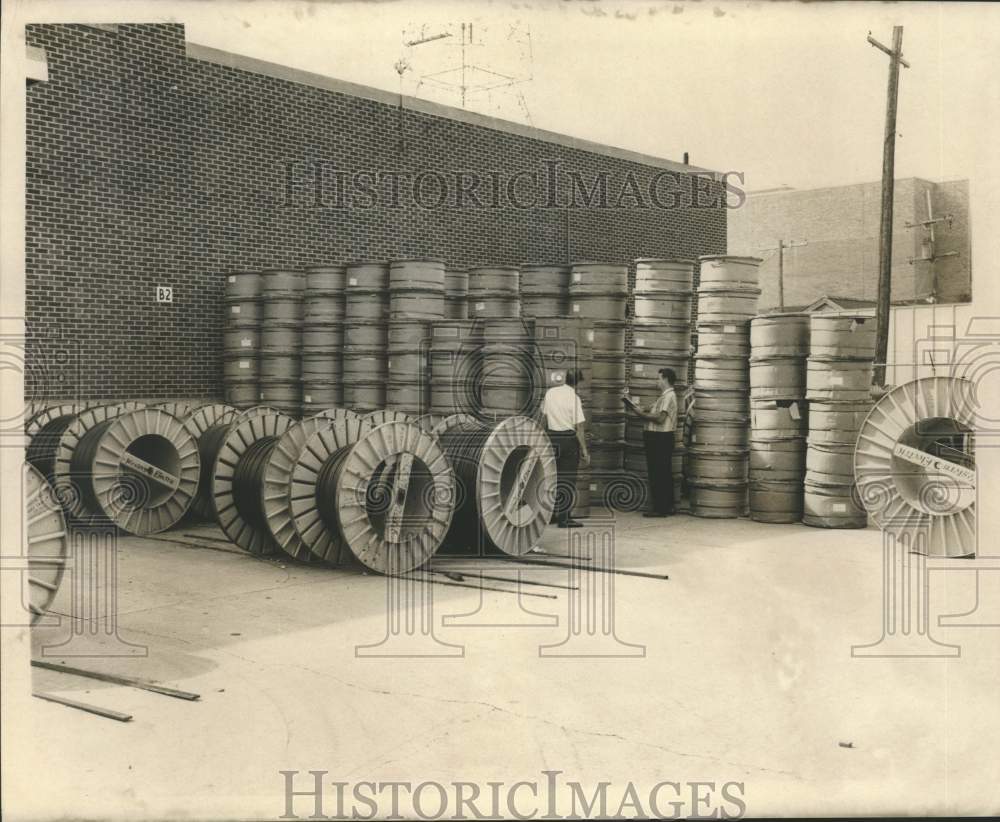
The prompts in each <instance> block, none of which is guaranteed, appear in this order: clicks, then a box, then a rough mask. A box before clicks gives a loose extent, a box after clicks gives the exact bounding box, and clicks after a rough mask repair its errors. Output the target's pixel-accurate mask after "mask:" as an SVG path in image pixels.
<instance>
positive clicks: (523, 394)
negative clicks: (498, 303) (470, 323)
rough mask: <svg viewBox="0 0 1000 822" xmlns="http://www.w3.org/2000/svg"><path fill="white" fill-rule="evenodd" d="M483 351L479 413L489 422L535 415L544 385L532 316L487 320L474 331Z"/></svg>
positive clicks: (481, 356)
mask: <svg viewBox="0 0 1000 822" xmlns="http://www.w3.org/2000/svg"><path fill="white" fill-rule="evenodd" d="M473 336H474V338H475V339H476V341H478V342H481V344H482V345H481V348H480V352H479V356H480V365H479V380H478V381H477V382H478V385H477V393H478V399H479V406H478V409H477V411H478V414H479V416H480V417H481V418H482V419H483V420H486V421H495V420H498V419H503V418H505V417H513V416H518V415H525V416H529V417H531V416H534V415H535V413H536V412H537V410H538V405H539V403H540V402H541V398H542V393H543V389H544V385H543V382H542V372H541V368H540V365H539V361H538V357H537V354H536V350H535V333H534V321H533V320H531V319H520V318H511V319H501V318H495V319H486V320H479V321H477V322H476V327H475V329H474V331H473Z"/></svg>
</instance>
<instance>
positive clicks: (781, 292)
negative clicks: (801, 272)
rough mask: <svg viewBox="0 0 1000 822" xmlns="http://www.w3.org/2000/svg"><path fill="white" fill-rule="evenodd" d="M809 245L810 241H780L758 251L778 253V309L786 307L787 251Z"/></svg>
mask: <svg viewBox="0 0 1000 822" xmlns="http://www.w3.org/2000/svg"><path fill="white" fill-rule="evenodd" d="M806 245H809V241H808V240H783V239H781V238H779V239H778V244H777V245H776V246H770V247H769V248H760V249H758V251H777V252H778V308H784V307H785V250H786V249H789V248H802V246H806Z"/></svg>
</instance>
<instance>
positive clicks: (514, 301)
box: [468, 266, 521, 319]
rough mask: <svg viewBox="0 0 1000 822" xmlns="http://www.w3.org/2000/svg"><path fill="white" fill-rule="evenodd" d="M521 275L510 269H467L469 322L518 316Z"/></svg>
mask: <svg viewBox="0 0 1000 822" xmlns="http://www.w3.org/2000/svg"><path fill="white" fill-rule="evenodd" d="M520 276H521V273H520V271H519V270H518V269H517V268H514V267H512V266H489V267H481V268H470V269H469V294H468V316H469V317H471V318H473V319H483V318H491V319H503V318H511V319H512V318H516V317H519V316H520V315H521V297H520V289H519V282H520Z"/></svg>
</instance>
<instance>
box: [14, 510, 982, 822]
mask: <svg viewBox="0 0 1000 822" xmlns="http://www.w3.org/2000/svg"><path fill="white" fill-rule="evenodd" d="M591 523H592V524H593V525H594V530H595V532H601V533H607V532H613V533H614V537H615V543H614V544H615V546H616V560H615V562H616V567H618V568H619V569H622V570H631V571H644V572H649V573H651V574H654V575H663V574H667V575H669V580H664V579H655V578H647V577H639V576H627V575H614V576H609V575H606V574H594V573H592V572H585V573H580V574H570V573H569V572H567V571H566V570H563V569H551V568H535V567H532V568H530V569H528V570H526V571H525V573H524V574H523V578H524V579H525V580H530V581H536V582H545V583H547V584H549V585H558V586H570V587H572V586H580V588H579V590H577V591H572V590H567V589H566V588H561V587H543V586H537V585H536V586H531V585H524V586H522V587H521V590H522V591H524V592H525V593H532V594H543V596H525V597H521V598H519V597H518V596H517V595H516V594H511V593H509V592H508V593H501V592H485V593H481V592H480V591H478V590H474V589H470V588H464V587H457V586H456V587H452V586H447V585H433V586H430V588H429V589H427V588H425V589H423V590H424V591H427V590H429V591H431V593H432V594H433V600H432V602H433V608H432V609H431V612H430V613H431V614H432V619H430V620H429V623H433V636H429V635H428V634H426V633H423V632H421V631H420V630H416V631H415V632H413V633H410V634H406V633H405V630H404V632H403V634H401V635H397V636H396V637H395V641H393V642H383V640H384V639H385V638H386V636H387V631H388V630H389V629H388V628H387V625H388V623H387V615H386V614H387V608H386V603H387V601H388V600H387V596H388V597H392V598H395V597H397V595H398V594H400V591H401V590H402V592H404V593H405V592H407V591H409V592H411V593H412V592H413V591H414V589H416V592H417V593H419V591H420V589H419V587H418V586H413V585H410V584H409V583H404V582H401V581H399V580H393V581H387V580H386V579H385V578H382V577H378V576H372V575H363V574H361V573H359V572H358V571H357V570H346V571H345V570H331V569H326V568H320V567H307V566H302V565H297V564H294V563H291V562H283V561H274V560H261V559H256V558H253V557H251V556H249V555H246V554H244V553H242V552H240V551H239V550H237V549H235V548H233V547H232V546H230V545H227V544H226V543H224V542H223V541H221V540H220V536H221V534H220V533H219V532H217V531H214V530H213V529H208V528H201V529H198V530H197V531H192V530H191V529H187V531H186V533H189V534H194V533H196V534H197V536H196V537H187V538H184V539H185V542H184V543H179V542H176V541H173V540H172V537H173V535H170V536H167V537H164V536H161V537H159V538H157V539H156V540H153V539H138V538H123V539H121V540H120V543H119V546H118V549H117V559H118V574H119V584H118V586H117V608H118V626H117V629H118V637H119V639H120V641H115V640H114V639H113V638H109V637H103V638H101V639H100V646H101V649H102V650H101V651H100V653H103V654H104V655H103V656H100V655H99V656H94V657H90V658H86V657H85V658H78V657H73V656H71V653H72V652H73V651H74V649H80V648H83V646H82V645H80V644H79V643H80V642H81V641H82V639H86V637H82V638H81V637H77V639H76V640H74V641H75V642H76V643H77V644H75V645H74V644H73V642H70V643H69V644H63V645H60V643H65V642H66V641H67V639H68V638H69V637H70V636H71V623H70V621H69V620H67V619H65V618H64V619H63V620H62V625H60V626H55V627H45V628H38V629H36V630H35V631H34V654H35V656H36V657H41V656H42V655H43V654H44V655H45V658H47V659H52V660H53V661H60V660H62V661H65V662H67V663H69V664H74V665H79V666H84V667H89V668H92V669H99V670H106V671H114V672H117V673H122V674H127V675H131V676H139V677H143V678H147V679H153V680H156V681H158V682H162V683H163V684H166V685H170V686H173V687H177V688H182V689H186V690H190V691H195V692H198V693H199V694H201V699H200V701H197V702H187V701H182V700H176V699H170V698H167V697H164V696H160V695H156V694H152V693H148V692H144V691H139V690H134V689H129V688H124V687H121V686H118V685H111V684H104V683H101V682H97V681H93V680H87V679H80V678H77V677H71V676H67V675H64V674H60V673H54V672H51V671H47V670H41V669H35V672H34V683H35V688H36V689H38V690H44V691H50V692H55V693H58V694H60V695H63V696H68V697H70V698H74V699H78V700H81V701H85V702H89V703H93V704H97V705H101V706H104V707H109V708H113V709H115V710H119V711H125V712H129V713H132V714H133V716H134V719H133V721H132V722H130V723H118V722H114V721H111V720H108V719H104V718H99V717H95V716H92V715H89V714H86V713H81V712H78V711H75V710H72V709H70V708H66V707H63V706H59V705H55V704H50V703H46V702H42V701H41V700H37V699H36V700H32V703H31V704H32V710H33V717H32V719H33V723H34V733H33V734H32V735H31V744H30V745H29V744H26V745H25V748H24V750H23V751H22V752H21V754H20V759H21V761H22V763H23V764H24V765H25V766H26V767H27V766H28V765H30V764H32V763H34V767H38V768H44V780H42V781H38V782H35V783H34V788H33V789H32V791H31V792H30V795H28V796H24V797H21V798H20V799H21V802H20V814H21V815H27V814H43V815H51V814H53V813H56V812H62V813H64V814H66V815H69V816H72V817H75V818H80V817H89V818H114V817H130V818H131V817H164V816H169V817H171V818H193V817H196V818H201V817H218V816H225V817H228V818H235V817H242V818H261V817H264V818H276V817H278V816H280V815H282V814H283V813H284V812H285V777H284V776H282V775H281V774H280V773H279V771H282V770H292V771H295V770H297V771H300V772H301V774H300V775H299V777H297V781H295V782H294V788H295V789H296V790H308V789H310V788H311V786H312V784H313V783H312V781H311V779H312V778H311V777H310V776H309V775H308V774H307V773H306V772H307V771H310V770H321V771H328V772H329V773H328V774H327V775H325V776H323V777H322V778H323V779H325V780H327V783H326V784H327V793H326V794H325V800H326V802H325V805H324V811H325V813H326V814H328V815H331V816H332V815H334V814H335V813H336V810H337V809H336V794H335V789H334V788H333V787H331V785H332V783H333V782H335V781H342V782H348V783H352V784H353V783H357V782H361V781H374V782H385V781H392V780H410V781H412V782H413V783H417V782H423V781H433V780H437V781H440V782H443V783H446V784H447V783H452V782H455V781H468V782H477V783H482V784H483V785H484V787H483V795H484V796H485V795H486V794H487V793H488V790H489V789H488V788H486V787H485V783H486V782H488V781H494V782H499V781H503V782H505V783H506V785H507V786H510V785H511V784H512V783H514V782H517V781H518V780H529V781H533V782H539V781H544V780H545V777H544V776H543V775H542V773H541V772H542V771H543V770H557V771H562V772H563V773H562V775H560V776H559V777H558V780H560V784H561V783H563V782H569V781H576V782H579V783H581V785H583V786H584V787H585V788H586V791H585V793H586V796H587V797H588V798H589V796H590V794H591V793H593V791H594V790H595V787H596V786H597V785H598V784H599V783H600V782H601V781H605V782H610V783H611V785H610V786H608V787H607V789H606V796H607V802H608V804H607V807H606V809H605V813H607V814H614V813H616V812H617V811H618V810H619V806H620V803H621V801H622V800H623V798H624V796H625V794H626V793H627V792H628V787H629V783H631V784H632V785H633V786H634V787H635V789H636V794H635V795H636V796H637V797H638V798H639V809H640V810H639V811H637V810H636V808H635V806H634V805H632V806H627V807H626V808H624V809H623V810H622V813H623V814H625V815H634V814H636V813H639V812H644V813H646V814H652V813H654V812H656V811H657V810H658V811H659V812H660V813H661V814H670V813H672V812H674V811H672V810H671V807H672V806H671V805H670V804H669V803H670V802H672V801H673V802H678V803H679V804H678V805H677V806H674V807H675V810H676V812H678V813H680V814H684V815H687V814H691V813H698V812H701V813H702V814H708V813H709V812H711V810H713V809H716V810H719V811H723V812H728V813H731V814H735V813H737V812H739V811H740V809H741V808H740V802H737V801H735V800H734V798H735V799H738V800H741V802H742V803H743V804H744V805H745V812H746V813H747V814H748V815H752V816H760V815H765V814H784V815H789V814H827V815H829V814H839V815H845V814H876V813H882V814H888V813H921V814H938V813H940V814H944V813H958V812H965V813H973V812H985V811H996V810H997V809H998V806H1000V802H998V798H1000V788H998V787H996V780H995V779H992V778H990V777H991V776H992V775H995V773H996V766H995V764H994V756H993V751H992V748H993V745H994V744H995V742H994V743H989V742H988V740H991V739H992V740H994V741H995V740H996V739H997V738H1000V707H998V699H997V682H998V679H1000V677H998V674H1000V664H998V662H1000V653H998V641H997V640H998V636H1000V629H998V628H992V629H990V628H979V629H975V628H968V627H949V628H941V627H939V626H938V625H937V617H938V615H939V614H941V613H959V612H965V611H969V610H970V609H972V608H973V607H974V605H975V592H976V589H975V574H974V573H973V572H972V571H970V570H968V567H969V566H967V565H966V566H963V565H961V564H958V563H954V562H952V563H951V564H950V565H948V564H944V565H942V563H937V565H941V566H942V567H946V568H948V569H950V570H948V571H947V572H945V571H939V570H935V571H932V572H931V573H930V576H929V579H930V609H931V613H930V617H931V619H930V622H931V632H932V634H933V635H934V638H935V639H936V640H937V641H938V642H940V643H952V644H959V645H960V656H959V657H952V658H886V657H874V658H856V657H852V646H853V645H859V644H866V643H874V642H875V641H876V640H878V639H879V637H880V636H881V634H882V621H883V620H882V551H881V535H880V533H879V532H878V531H877V530H874V529H868V530H862V531H827V530H817V529H810V528H807V527H804V526H799V525H794V526H774V525H762V524H758V523H753V522H750V521H747V520H723V521H712V520H704V519H697V518H693V517H690V516H687V515H679V516H677V517H675V518H672V519H669V520H644V519H642V518H640V517H638V516H637V515H627V516H619V517H618V518H617V520H615V521H613V522H601V521H591ZM568 533H571V532H566V531H559V530H557V529H549V531H548V532H547V533H546V535H545V537H544V540H543V544H542V547H543V549H544V550H545V551H547V552H550V553H555V554H559V553H565V552H566V551H567V550H568V547H567V543H566V539H567V534H568ZM572 533H579V532H572ZM554 561H559V560H558V559H555V560H554ZM932 564H933V563H932ZM439 567H444V566H443V565H442V566H439ZM457 567H459V566H456V565H455V564H454V563H452V565H451V568H452V569H455V568H457ZM464 567H465V568H466V570H468V568H469V566H468V564H467V565H466V566H464ZM518 567H520V566H512V565H509V564H508V565H501V564H499V563H492V564H491V567H490V568H489V569H488V571H486V573H489V574H490V575H493V576H497V577H505V578H514V576H515V569H516V568H518ZM955 569H958V570H955ZM434 579H436V580H438V581H449V578H447V577H443V576H435V577H434ZM466 581H467V582H468V577H466ZM612 581H613V586H611V585H610V582H612ZM595 582H599V583H601V585H600V586H597V588H595V586H594V585H593V583H595ZM469 584H476V580H472V581H471V583H469ZM483 584H484V585H491V586H495V587H499V588H505V589H508V590H509V589H512V588H513V586H512V585H511V584H510V583H508V582H503V581H484V582H483ZM71 587H72V586H70V585H63V587H62V589H61V590H60V593H59V596H58V599H57V602H56V611H57V612H59V613H62V614H64V615H66V614H69V613H70V612H71V607H72V606H71V600H70V589H71ZM611 587H613V593H612V591H611ZM584 593H586V594H587V596H583V594H584ZM481 596H482V601H480V597H481ZM612 596H613V600H612ZM609 601H612V602H613V606H611V607H607V608H604V610H603V611H602V610H601V608H602V606H604V605H607V603H608V602H609ZM577 606H578V607H577ZM574 607H577V610H574ZM393 613H399V611H398V610H397V609H393ZM411 613H412V612H411ZM421 613H423V615H424V616H425V617H426V615H427V613H428V611H427V608H426V602H425V603H424V608H423V610H422V611H421ZM600 613H603V614H604V618H605V619H607V615H608V614H609V613H613V621H614V631H615V633H616V635H617V639H615V638H613V637H609V636H607V635H606V632H602V630H601V629H600V620H597V623H598V625H597V627H596V628H595V631H594V633H592V634H587V633H586V632H584V633H582V634H571V633H570V626H571V625H572V624H575V623H574V619H573V617H574V615H576V616H579V615H582V616H583V617H584V618H587V617H593V616H594V615H595V614H600ZM973 621H975V620H973ZM605 626H606V623H605ZM404 628H405V626H404ZM914 633H915V632H910V633H909V634H908V636H909V637H910V640H911V642H910V646H911V647H913V648H916V649H918V650H922V651H931V652H935V653H940V652H942V651H944V650H946V649H944V648H943V646H941V645H934V644H933V641H932V640H930V639H927V638H924V641H921V642H914V641H913V634H914ZM568 637H569V641H567V638H568ZM902 638H903V639H905V638H906V637H902ZM126 643H132V645H131V646H130V645H127V644H126ZM380 643H381V644H380ZM560 643H562V644H560ZM143 646H144V648H145V654H146V655H144V656H123V655H121V654H125V653H135V652H141V651H143ZM358 646H374V648H371V647H369V648H368V649H367V650H358ZM543 646H553V647H549V648H544V647H543ZM880 647H881V648H882V649H885V650H889V649H891V647H898V646H890V645H889V644H888V643H884V644H883V645H882V646H880ZM560 652H561V653H563V654H565V655H563V656H560V655H558V654H559V653H560ZM380 653H381V654H385V655H384V656H379V655H377V654H380ZM427 653H434V654H437V656H420V655H421V654H427ZM116 654H117V655H116ZM366 654H368V655H366ZM371 654H375V655H371ZM456 654H458V655H456ZM553 654H557V655H553ZM596 654H603V656H602V655H596ZM987 746H989V747H987ZM663 781H669V782H674V783H682V784H681V787H680V789H679V793H678V792H675V789H674V788H672V787H670V788H667V789H665V790H663V791H662V792H661V793H660V794H659V795H658V796H659V797H660V798H659V806H658V808H653V809H651V807H650V800H649V793H650V789H651V788H652V786H654V785H655V784H657V783H660V782H663ZM690 781H702V782H712V783H715V785H714V787H713V788H705V787H702V788H698V787H695V788H690V787H687V786H685V785H683V783H687V782H690ZM723 783H738V785H729V786H727V792H726V794H725V795H723V794H722V793H721V790H722V784H723ZM347 790H348V795H350V791H351V790H352V788H351V787H348V788H347ZM507 790H508V788H507V787H504V788H503V791H507ZM692 791H698V792H700V794H701V795H702V796H708V797H709V798H708V799H706V800H705V804H701V805H700V806H699V807H695V806H694V805H693V803H692V799H691V792H692ZM556 793H557V797H558V798H557V808H558V812H559V813H564V814H569V813H571V812H572V811H573V810H576V812H577V813H579V812H580V806H579V805H576V807H575V808H574V806H573V805H572V804H571V797H572V790H571V789H568V788H567V789H565V790H564V789H560V790H559V791H557V792H556ZM502 795H503V796H506V795H507V794H502ZM382 796H383V798H384V799H385V798H387V797H388V794H383V795H382ZM436 796H437V795H436V794H433V793H432V794H428V795H427V796H426V797H425V798H424V799H425V802H426V804H424V805H423V807H424V809H425V812H426V813H428V814H433V812H434V810H435V808H436V806H437V805H438V802H439V799H437V798H436ZM519 796H520V797H521V799H519V800H517V801H518V803H519V804H518V805H517V806H515V810H518V809H520V810H521V811H522V812H527V810H528V809H531V808H533V807H538V808H540V810H539V815H541V814H542V813H544V812H545V810H546V802H547V800H538V802H537V803H535V804H532V801H531V797H530V796H528V794H526V793H524V792H523V791H522V793H521V794H519ZM726 796H728V797H729V798H728V799H727V798H726ZM504 801H505V800H504ZM350 807H351V806H348V810H347V811H346V813H348V814H350ZM402 807H403V808H404V810H402V811H401V813H402V814H403V815H407V816H412V815H413V811H412V810H410V809H409V808H411V806H410V805H407V804H406V803H405V802H403V803H402ZM478 807H480V808H481V810H482V812H483V813H485V814H486V815H490V814H491V813H492V811H491V810H490V804H489V802H486V801H485V800H484V801H483V802H482V803H481V804H480V805H479V806H478ZM360 808H361V812H362V813H365V812H367V811H366V808H365V806H360ZM427 809H429V810H427ZM313 810H314V809H313V805H312V799H311V798H309V797H305V798H302V797H299V798H296V799H295V805H294V812H295V813H297V814H298V815H299V816H300V817H302V818H306V817H308V816H309V815H310V814H312V813H313ZM388 812H389V811H387V810H386V806H385V805H383V806H382V811H381V813H382V814H383V815H385V814H387V813H388ZM451 813H453V811H448V814H449V815H450V814H451ZM466 813H467V814H468V813H469V812H468V811H466ZM594 813H597V811H596V810H595V811H594ZM500 814H501V815H502V816H506V817H509V816H510V815H511V810H509V809H508V808H507V807H506V806H505V805H501V807H500ZM11 818H14V817H11Z"/></svg>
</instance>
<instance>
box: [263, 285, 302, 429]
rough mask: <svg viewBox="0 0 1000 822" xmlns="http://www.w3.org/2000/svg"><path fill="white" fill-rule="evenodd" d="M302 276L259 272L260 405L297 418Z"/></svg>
mask: <svg viewBox="0 0 1000 822" xmlns="http://www.w3.org/2000/svg"><path fill="white" fill-rule="evenodd" d="M305 281H306V278H305V274H304V273H303V272H301V271H294V270H291V269H270V270H267V271H262V272H261V289H260V291H261V326H260V402H262V403H264V404H265V405H269V406H271V407H273V408H277V409H278V410H279V411H282V412H284V413H286V414H289V415H291V416H293V417H297V416H299V415H300V414H301V413H302V310H303V303H302V298H303V294H304V293H305Z"/></svg>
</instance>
